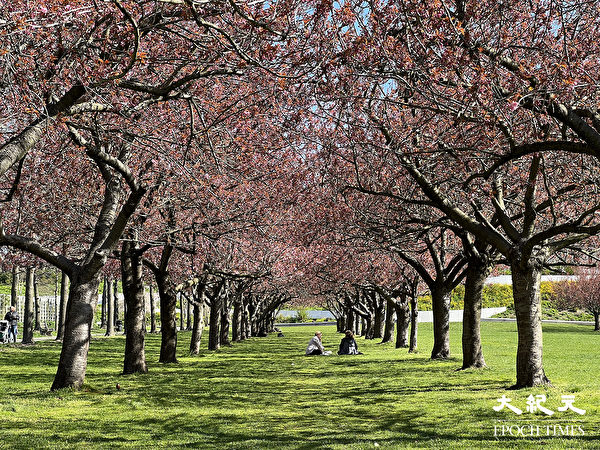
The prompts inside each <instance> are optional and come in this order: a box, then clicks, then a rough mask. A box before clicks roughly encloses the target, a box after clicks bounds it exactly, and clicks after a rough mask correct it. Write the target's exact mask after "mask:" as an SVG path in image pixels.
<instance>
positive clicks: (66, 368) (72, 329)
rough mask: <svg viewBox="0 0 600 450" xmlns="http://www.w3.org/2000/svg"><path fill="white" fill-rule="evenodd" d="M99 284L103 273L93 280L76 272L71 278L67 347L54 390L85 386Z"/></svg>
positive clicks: (66, 336)
mask: <svg viewBox="0 0 600 450" xmlns="http://www.w3.org/2000/svg"><path fill="white" fill-rule="evenodd" d="M99 284H100V272H97V273H96V274H95V275H93V276H91V277H90V276H89V274H85V273H83V274H82V273H80V272H79V271H75V272H74V273H73V275H72V277H71V288H70V290H69V300H68V302H67V305H68V306H67V314H66V320H65V331H64V336H63V344H62V350H61V352H60V360H59V363H58V370H57V372H56V376H55V377H54V382H53V383H52V388H51V389H52V390H53V391H55V390H57V389H63V388H75V389H77V388H79V387H81V385H82V384H83V381H84V379H85V371H86V368H87V354H88V349H89V346H90V336H91V330H92V322H93V320H94V310H95V308H96V304H97V303H98V286H99Z"/></svg>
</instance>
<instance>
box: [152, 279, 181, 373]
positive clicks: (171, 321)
mask: <svg viewBox="0 0 600 450" xmlns="http://www.w3.org/2000/svg"><path fill="white" fill-rule="evenodd" d="M155 278H156V284H157V285H158V294H159V296H160V331H161V343H160V357H159V360H158V361H159V362H161V363H176V362H177V312H176V306H177V294H176V292H175V288H174V286H173V283H172V282H171V279H170V276H169V273H168V272H163V271H159V272H158V273H156V274H155Z"/></svg>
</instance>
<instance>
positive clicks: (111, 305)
mask: <svg viewBox="0 0 600 450" xmlns="http://www.w3.org/2000/svg"><path fill="white" fill-rule="evenodd" d="M104 282H105V283H106V334H105V336H114V335H115V299H114V295H115V294H114V289H113V281H112V280H109V279H106V280H105V281H104Z"/></svg>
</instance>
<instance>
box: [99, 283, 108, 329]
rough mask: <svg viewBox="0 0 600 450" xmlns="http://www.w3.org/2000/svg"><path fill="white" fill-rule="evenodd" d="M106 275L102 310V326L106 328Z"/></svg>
mask: <svg viewBox="0 0 600 450" xmlns="http://www.w3.org/2000/svg"><path fill="white" fill-rule="evenodd" d="M106 285H107V282H106V277H105V278H104V286H103V289H102V311H101V314H100V328H104V327H105V326H106V298H107V293H106Z"/></svg>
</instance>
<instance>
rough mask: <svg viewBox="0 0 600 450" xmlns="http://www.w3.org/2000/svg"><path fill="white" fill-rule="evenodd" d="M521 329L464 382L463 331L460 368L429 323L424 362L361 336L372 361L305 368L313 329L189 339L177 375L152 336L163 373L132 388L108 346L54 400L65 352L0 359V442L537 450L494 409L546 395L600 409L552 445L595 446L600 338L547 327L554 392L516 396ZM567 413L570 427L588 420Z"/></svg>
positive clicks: (496, 344)
mask: <svg viewBox="0 0 600 450" xmlns="http://www.w3.org/2000/svg"><path fill="white" fill-rule="evenodd" d="M515 330H516V327H515V325H514V323H484V324H483V333H482V334H483V342H484V354H485V357H486V362H487V364H488V367H489V368H488V369H484V370H466V371H457V369H458V368H459V367H460V365H461V364H460V362H461V361H460V356H461V355H460V332H461V330H460V324H453V325H452V328H451V339H452V352H453V358H452V359H451V360H449V361H431V360H429V359H428V356H429V350H430V348H431V344H432V337H431V326H430V325H429V324H422V325H421V327H420V342H419V348H420V349H421V353H417V354H408V353H407V350H406V349H395V348H393V345H390V344H384V345H380V344H378V343H377V341H365V340H364V339H362V338H359V340H358V343H359V346H360V349H361V351H363V352H364V353H365V354H364V355H358V356H354V357H348V356H345V357H340V356H335V355H332V356H329V357H305V356H303V353H304V348H305V345H306V343H307V342H308V339H309V338H310V336H311V335H312V333H314V327H295V328H286V329H285V330H284V332H285V337H283V338H277V337H276V336H274V335H273V336H270V337H268V338H253V339H251V340H249V341H246V342H242V343H238V344H235V345H233V346H232V347H227V348H223V349H221V350H219V351H216V352H209V351H207V350H203V351H202V352H201V354H200V355H198V356H194V357H190V356H189V355H186V353H185V350H186V349H187V347H188V345H189V338H190V336H189V333H181V334H180V336H179V350H180V352H179V353H180V354H179V355H178V357H179V361H180V362H179V364H169V365H162V364H159V363H157V362H156V361H157V360H158V354H159V349H160V337H159V336H157V335H148V336H147V358H148V367H149V370H150V372H149V373H148V374H146V375H127V376H123V375H121V374H120V372H121V369H122V362H123V350H124V338H123V337H122V336H117V337H113V338H109V339H104V338H99V339H94V340H93V342H92V344H91V347H90V358H89V364H88V374H87V377H86V384H85V385H84V387H83V389H82V390H81V391H79V392H74V391H60V392H55V393H50V392H49V391H48V390H49V388H50V384H51V382H52V378H53V376H54V373H55V371H56V364H57V362H58V356H59V352H60V345H59V344H58V343H55V342H51V341H49V342H40V343H38V344H36V345H34V346H30V347H19V346H16V347H1V348H0V364H1V365H2V367H3V368H5V374H7V375H6V376H5V377H2V378H1V379H0V407H1V408H2V409H3V410H4V411H6V415H5V416H4V419H5V420H3V421H1V422H0V430H1V431H2V435H3V439H4V442H11V445H12V444H15V446H16V447H17V448H19V447H20V448H31V447H32V446H38V447H52V448H70V447H73V446H78V447H84V446H85V447H100V448H117V447H132V448H138V447H141V446H152V447H186V446H195V447H202V448H206V447H214V448H217V447H223V446H225V447H227V446H230V447H231V446H234V447H236V448H257V447H269V448H282V447H290V448H315V447H324V448H349V447H350V448H354V447H356V448H372V447H373V446H374V445H375V443H377V444H378V445H380V446H382V447H393V446H397V447H410V446H420V447H423V446H425V447H439V448H448V447H463V448H473V447H483V448H485V447H493V446H497V447H504V446H514V445H519V446H521V445H525V446H528V445H529V446H531V445H536V444H538V443H541V442H542V440H541V439H540V438H537V440H536V438H530V439H529V440H528V439H524V438H510V437H504V438H502V439H500V440H497V439H495V438H494V436H493V429H494V424H496V423H498V422H497V421H498V420H512V419H514V417H515V416H511V415H509V414H510V413H508V414H507V413H506V411H501V412H496V411H494V410H493V409H492V406H494V405H496V404H497V401H496V399H498V398H499V397H501V396H502V394H504V393H506V394H507V396H508V397H511V398H513V402H514V403H515V404H517V405H519V406H520V407H521V408H522V409H525V404H526V399H527V396H529V395H530V394H532V393H533V394H534V395H536V394H539V393H544V394H545V395H546V396H547V398H548V401H547V405H548V406H549V407H552V408H554V409H556V407H557V406H560V404H561V403H560V396H561V395H563V394H570V393H573V394H575V395H576V404H577V406H578V407H580V408H584V409H586V410H587V414H586V415H585V416H583V420H584V425H585V429H586V435H585V436H584V437H582V438H581V437H580V438H577V439H573V440H569V439H565V438H558V437H557V438H554V437H551V438H545V439H543V442H545V443H546V446H550V448H552V447H555V448H563V447H565V446H577V447H579V446H590V447H594V446H595V441H594V439H597V437H598V434H599V433H598V429H599V424H600V420H598V414H599V412H600V411H599V408H598V404H599V400H600V393H599V389H598V388H599V387H600V386H599V384H600V383H599V382H598V380H597V378H596V374H597V373H598V369H599V368H600V363H599V362H598V358H597V352H598V350H597V349H598V343H600V341H599V339H600V334H597V333H593V332H591V331H590V329H589V328H588V327H577V326H573V325H554V324H553V325H545V326H544V332H545V334H544V340H545V341H544V342H545V354H544V358H545V367H546V372H547V374H548V376H549V378H550V379H551V380H552V382H553V383H554V385H553V387H544V388H535V389H524V390H521V391H506V388H507V387H509V386H510V385H511V384H512V383H513V382H514V377H515V374H514V364H515V362H514V359H515V351H516V350H515V348H516V331H515ZM323 332H324V344H325V347H326V348H328V349H330V350H334V352H335V350H336V349H337V344H338V343H339V340H340V338H341V336H339V335H337V334H336V333H335V332H334V330H333V328H332V327H323ZM205 337H206V336H205ZM117 383H119V385H120V387H121V389H117V388H116V384H117ZM561 414H562V416H561V420H563V421H564V420H570V419H582V417H581V416H578V417H573V416H574V414H569V413H561ZM528 418H529V419H533V418H535V420H538V419H539V423H540V424H544V423H547V422H548V420H549V418H547V417H545V416H539V415H536V416H533V415H529V416H528ZM552 420H553V423H554V422H556V420H554V419H552ZM548 423H549V422H548ZM25 437H26V438H25ZM0 447H1V445H0Z"/></svg>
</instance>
